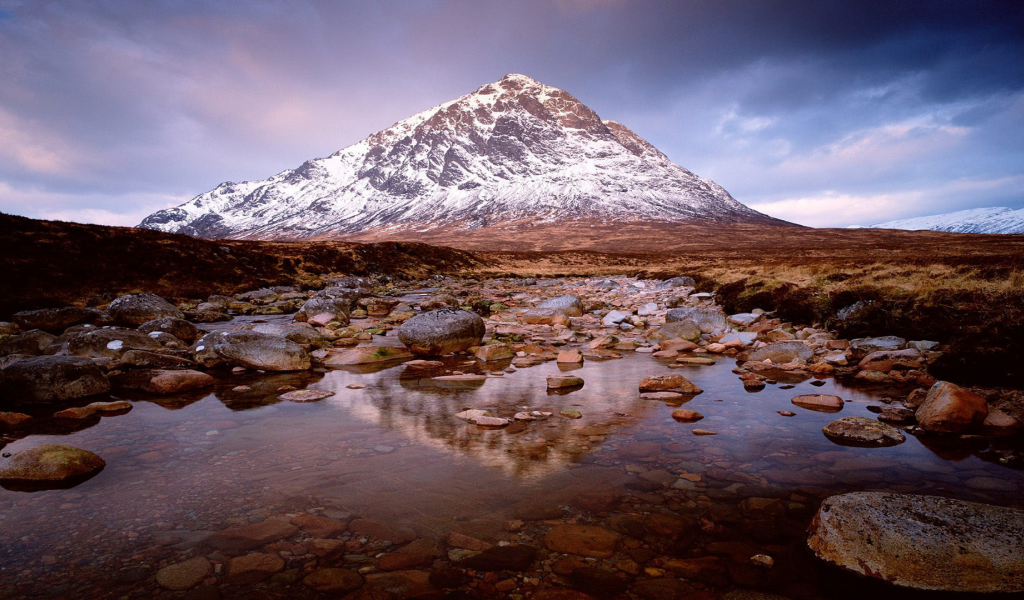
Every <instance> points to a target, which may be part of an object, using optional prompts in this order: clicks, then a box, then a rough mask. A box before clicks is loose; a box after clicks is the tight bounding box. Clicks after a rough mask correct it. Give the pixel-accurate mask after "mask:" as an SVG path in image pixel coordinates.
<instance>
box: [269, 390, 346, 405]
mask: <svg viewBox="0 0 1024 600" xmlns="http://www.w3.org/2000/svg"><path fill="white" fill-rule="evenodd" d="M333 395H334V392H332V391H329V390H295V391H293V392H285V393H284V394H281V399H282V400H287V401H288V402H300V403H304V402H318V401H320V400H323V399H324V398H330V397H331V396H333Z"/></svg>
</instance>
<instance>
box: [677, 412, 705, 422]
mask: <svg viewBox="0 0 1024 600" xmlns="http://www.w3.org/2000/svg"><path fill="white" fill-rule="evenodd" d="M672 418H673V419H675V420H676V421H679V422H680V423H696V422H697V421H700V420H701V419H703V418H704V415H702V414H700V413H699V412H697V411H695V410H689V409H686V408H677V409H675V410H673V411H672Z"/></svg>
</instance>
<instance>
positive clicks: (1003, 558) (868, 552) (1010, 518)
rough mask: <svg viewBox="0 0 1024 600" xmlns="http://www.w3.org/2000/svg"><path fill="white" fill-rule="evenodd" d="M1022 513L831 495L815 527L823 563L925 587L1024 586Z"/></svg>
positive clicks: (927, 500) (917, 499) (928, 500)
mask: <svg viewBox="0 0 1024 600" xmlns="http://www.w3.org/2000/svg"><path fill="white" fill-rule="evenodd" d="M1022 532H1024V511H1019V510H1013V509H1008V508H1002V507H997V506H990V505H987V504H978V503H975V502H965V501H963V500H953V499H950V498H940V497H937V496H917V495H909V494H890V493H881V492H856V493H850V494H842V495H839V496H832V497H831V498H828V499H827V500H825V502H824V503H822V505H821V508H820V509H819V510H818V513H817V515H815V517H814V520H813V521H812V523H811V526H810V536H809V538H808V541H807V543H808V545H809V546H810V548H811V550H813V551H814V553H815V554H816V555H817V556H818V557H819V558H821V559H823V560H825V561H828V562H830V563H832V564H835V565H838V566H840V567H843V568H845V569H847V570H849V571H853V572H854V573H858V574H860V575H865V576H867V577H873V578H876V579H881V580H883V581H887V582H889V583H892V584H895V585H898V586H903V587H908V588H915V589H921V590H938V591H948V592H975V593H997V592H1019V591H1021V590H1022V589H1024V552H1021V548H1022V545H1024V539H1022V535H1024V534H1022Z"/></svg>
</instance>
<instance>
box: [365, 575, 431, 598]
mask: <svg viewBox="0 0 1024 600" xmlns="http://www.w3.org/2000/svg"><path fill="white" fill-rule="evenodd" d="M367 587H368V588H377V589H380V590H383V591H386V592H389V593H391V594H394V595H395V597H397V598H401V599H403V600H405V599H417V598H422V599H427V598H430V599H438V598H440V597H441V594H440V593H439V592H438V591H437V589H436V588H434V586H433V585H431V583H430V574H429V573H425V572H423V571H389V572H386V573H370V574H368V575H367V576H366V587H364V588H363V590H365V589H366V588H367ZM363 590H360V591H359V592H357V594H358V593H362V591H363ZM346 600H348V599H347V598H346ZM374 600H376V599H374Z"/></svg>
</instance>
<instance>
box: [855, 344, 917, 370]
mask: <svg viewBox="0 0 1024 600" xmlns="http://www.w3.org/2000/svg"><path fill="white" fill-rule="evenodd" d="M857 368H858V369H860V370H861V371H880V372H882V373H888V372H889V371H892V370H893V369H919V368H921V353H920V352H918V351H917V350H915V349H914V348H907V349H906V350H877V351H875V352H872V353H871V354H868V355H867V356H865V357H864V358H862V359H861V360H860V363H859V364H858V365H857Z"/></svg>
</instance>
